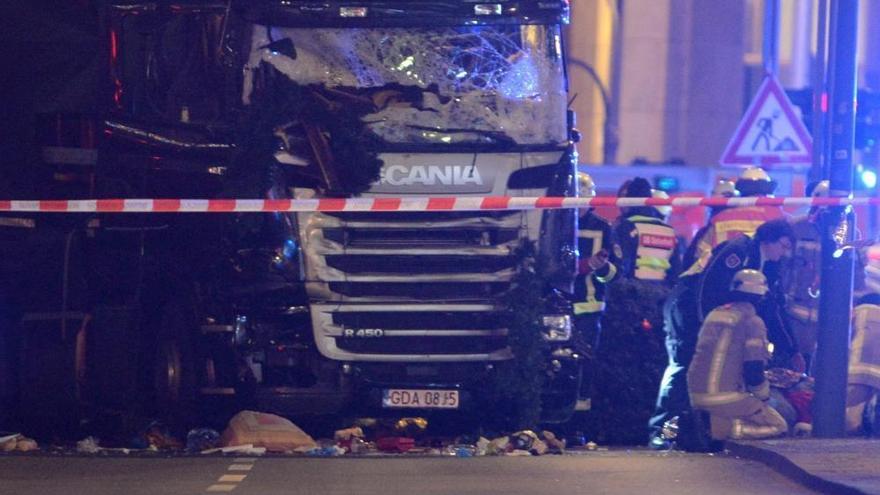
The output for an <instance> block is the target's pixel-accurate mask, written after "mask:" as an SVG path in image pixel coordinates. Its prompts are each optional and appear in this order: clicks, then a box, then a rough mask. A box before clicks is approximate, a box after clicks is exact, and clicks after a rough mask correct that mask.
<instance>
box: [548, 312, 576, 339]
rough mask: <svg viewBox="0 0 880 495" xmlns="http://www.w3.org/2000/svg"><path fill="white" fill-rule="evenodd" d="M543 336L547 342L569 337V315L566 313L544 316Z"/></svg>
mask: <svg viewBox="0 0 880 495" xmlns="http://www.w3.org/2000/svg"><path fill="white" fill-rule="evenodd" d="M542 323H543V324H544V332H543V337H544V340H546V341H548V342H563V341H566V340H568V339H570V338H571V317H570V316H568V315H553V316H545V317H544V318H543V321H542Z"/></svg>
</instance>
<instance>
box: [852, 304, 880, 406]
mask: <svg viewBox="0 0 880 495" xmlns="http://www.w3.org/2000/svg"><path fill="white" fill-rule="evenodd" d="M863 300H867V302H864V303H862V304H859V305H858V306H856V307H855V309H853V339H852V344H850V348H849V379H848V382H849V383H850V384H852V385H855V384H859V385H868V386H869V387H873V388H875V389H880V296H878V295H877V294H873V295H869V296H866V297H865V298H863Z"/></svg>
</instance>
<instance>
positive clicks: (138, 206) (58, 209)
mask: <svg viewBox="0 0 880 495" xmlns="http://www.w3.org/2000/svg"><path fill="white" fill-rule="evenodd" d="M872 204H873V205H876V204H880V198H809V197H804V198H802V197H791V198H719V197H708V198H700V197H692V198H691V197H683V198H672V199H660V198H614V197H601V198H561V197H531V198H515V197H510V196H485V197H427V196H422V197H408V198H348V199H343V198H324V199H80V200H33V201H19V200H0V212H4V211H9V212H43V213H230V212H239V213H247V212H313V211H382V212H386V211H488V210H536V209H560V208H586V207H602V206H606V207H607V206H617V207H630V206H668V205H671V206H674V207H682V208H690V207H695V206H840V205H857V206H858V205H872Z"/></svg>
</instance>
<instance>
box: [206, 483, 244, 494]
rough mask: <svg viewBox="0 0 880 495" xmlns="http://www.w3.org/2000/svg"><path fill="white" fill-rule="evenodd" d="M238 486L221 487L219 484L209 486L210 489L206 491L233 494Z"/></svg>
mask: <svg viewBox="0 0 880 495" xmlns="http://www.w3.org/2000/svg"><path fill="white" fill-rule="evenodd" d="M237 486H238V485H220V484H217V485H211V486H209V487H208V489H207V490H206V491H209V492H231V491H232V490H235V487H237Z"/></svg>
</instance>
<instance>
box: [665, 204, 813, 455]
mask: <svg viewBox="0 0 880 495" xmlns="http://www.w3.org/2000/svg"><path fill="white" fill-rule="evenodd" d="M793 236H794V234H793V232H792V230H791V226H789V225H788V222H786V220H785V219H777V220H772V221H770V222H767V223H765V224H763V225H761V226H760V227H759V228H758V230H757V232H756V233H755V238H754V239H752V238H750V237H747V236H740V237H738V238H736V239H733V240H731V241H728V242H726V243H724V244H722V245H721V246H719V247H718V248H716V250H715V253H714V254H713V255H712V256H711V257H710V259H709V262H708V263H706V265H707V267H706V268H707V269H706V270H703V271H698V272H692V273H685V274H682V276H681V277H680V278H679V279H678V282H677V283H676V285H675V287H674V288H673V290H672V293H671V294H670V296H669V298H668V299H667V300H666V304H664V306H663V329H664V331H665V332H666V352H667V354H668V355H669V363H668V364H667V366H666V370H665V371H664V373H663V378H662V380H661V382H660V389H659V391H658V393H657V403H656V406H655V409H654V414H653V416H652V417H651V419H650V421H649V423H648V427H649V429H650V436H649V443H648V445H649V446H650V447H652V448H655V449H664V448H668V447H669V442H668V441H667V439H665V438H664V437H663V436H662V428H663V425H664V423H665V422H666V421H668V420H670V419H672V418H674V417H676V416H680V415H681V414H682V413H684V412H685V411H687V410H689V409H690V404H689V401H688V396H687V390H688V385H687V370H688V367H689V365H690V363H691V360H692V359H693V355H694V352H695V349H696V344H697V336H698V334H699V332H700V325H701V323H702V322H703V321H704V320H705V317H706V315H707V314H708V313H709V311H711V310H712V309H714V308H715V307H716V306H718V305H719V304H721V303H722V302H724V301H726V300H727V298H728V291H729V286H730V283H731V280H732V279H733V276H734V274H736V272H738V271H739V270H742V269H745V268H751V269H756V270H760V271H762V272H763V273H764V274H765V276H766V277H767V278H768V279H769V280H770V284H769V287H770V288H771V291H770V297H768V298H763V299H762V300H761V302H760V304H759V305H758V310H759V313H760V314H761V316H762V318H763V319H764V321H765V322H768V323H766V324H767V325H768V326H770V328H771V331H770V341H771V342H773V344H774V347H775V352H774V360H778V361H784V362H785V367H790V368H793V369H798V370H799V371H803V368H804V367H805V365H804V362H803V357H802V356H801V355H800V354H799V353H798V352H797V348H796V344H795V338H794V336H792V335H791V330H790V329H789V327H788V323H787V321H786V320H785V318H784V315H783V313H782V308H783V307H784V298H783V296H782V294H781V289H780V288H779V285H780V284H779V282H778V279H779V264H780V260H781V259H783V258H784V257H786V256H790V255H791V252H790V251H791V247H792V243H793Z"/></svg>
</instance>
